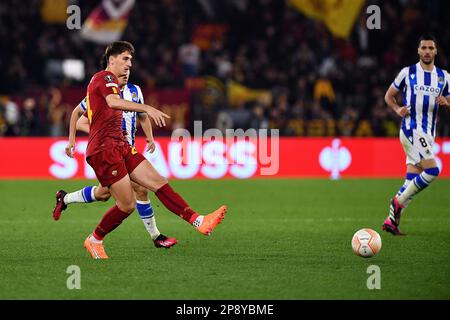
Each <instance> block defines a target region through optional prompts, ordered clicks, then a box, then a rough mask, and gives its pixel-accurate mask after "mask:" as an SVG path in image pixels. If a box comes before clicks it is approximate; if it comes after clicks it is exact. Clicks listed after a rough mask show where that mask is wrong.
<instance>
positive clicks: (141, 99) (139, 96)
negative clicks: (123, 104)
mask: <svg viewBox="0 0 450 320" xmlns="http://www.w3.org/2000/svg"><path fill="white" fill-rule="evenodd" d="M136 88H137V91H138V100H139V103H142V104H144V95H143V94H142V90H141V87H139V86H136Z"/></svg>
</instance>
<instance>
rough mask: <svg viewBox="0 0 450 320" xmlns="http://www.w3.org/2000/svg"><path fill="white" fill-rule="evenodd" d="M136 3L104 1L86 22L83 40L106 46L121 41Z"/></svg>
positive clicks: (124, 0)
mask: <svg viewBox="0 0 450 320" xmlns="http://www.w3.org/2000/svg"><path fill="white" fill-rule="evenodd" d="M134 2H135V0H121V1H117V0H116V1H112V0H102V3H101V4H100V5H98V6H97V7H96V8H95V9H94V10H93V11H92V12H91V14H90V15H89V17H88V18H87V19H86V21H85V22H84V24H83V26H82V28H81V36H82V38H83V39H85V40H89V41H93V42H96V43H98V44H105V45H106V44H109V43H111V42H114V41H117V40H120V38H121V37H122V33H123V32H124V31H125V28H126V27H127V23H128V16H129V15H130V12H131V10H132V9H133V6H134Z"/></svg>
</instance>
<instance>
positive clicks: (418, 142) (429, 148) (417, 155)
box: [400, 129, 434, 165]
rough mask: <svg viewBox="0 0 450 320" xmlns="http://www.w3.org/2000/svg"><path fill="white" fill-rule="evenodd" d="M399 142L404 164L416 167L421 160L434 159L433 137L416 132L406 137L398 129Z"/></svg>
mask: <svg viewBox="0 0 450 320" xmlns="http://www.w3.org/2000/svg"><path fill="white" fill-rule="evenodd" d="M400 142H401V143H402V146H403V150H404V151H405V154H406V164H412V165H418V164H419V163H420V162H421V161H422V160H428V159H434V153H433V145H434V137H433V136H431V135H430V134H427V133H424V132H422V131H418V130H415V129H414V130H412V132H411V135H410V136H406V135H405V133H404V132H403V130H401V129H400Z"/></svg>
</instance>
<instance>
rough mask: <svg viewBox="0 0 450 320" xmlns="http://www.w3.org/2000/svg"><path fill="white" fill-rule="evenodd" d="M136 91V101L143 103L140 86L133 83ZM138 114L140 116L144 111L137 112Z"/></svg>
mask: <svg viewBox="0 0 450 320" xmlns="http://www.w3.org/2000/svg"><path fill="white" fill-rule="evenodd" d="M135 86H136V89H137V92H138V103H141V104H144V95H143V94H142V90H141V87H139V86H138V85H135ZM138 115H140V116H142V115H145V112H138Z"/></svg>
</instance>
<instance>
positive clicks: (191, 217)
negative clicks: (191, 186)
mask: <svg viewBox="0 0 450 320" xmlns="http://www.w3.org/2000/svg"><path fill="white" fill-rule="evenodd" d="M130 178H131V180H132V181H134V182H136V183H138V184H139V185H141V186H143V187H145V188H147V189H149V190H151V191H153V192H155V195H156V196H157V197H158V199H159V200H160V201H161V202H162V203H163V205H164V206H165V207H166V208H167V209H169V210H170V211H172V212H173V213H175V214H177V215H178V216H180V217H181V218H182V219H183V220H185V221H187V222H188V223H189V224H191V225H193V226H194V227H195V228H196V229H197V230H198V231H199V232H201V233H203V234H205V235H209V234H210V233H211V232H212V231H213V230H214V228H215V227H216V226H217V225H218V224H219V223H220V222H222V220H223V219H224V218H225V214H226V212H227V208H226V206H222V207H220V208H219V209H218V210H216V211H214V212H213V213H211V214H208V215H206V216H203V215H199V214H198V213H197V212H195V211H194V210H192V208H191V207H190V206H189V205H188V204H187V203H186V201H184V199H183V198H182V197H181V196H180V195H179V194H178V193H176V192H175V191H174V190H173V189H172V187H171V186H170V184H169V183H168V181H167V180H166V179H165V178H164V177H162V176H161V175H160V174H159V173H158V172H157V171H156V170H155V168H153V166H152V165H151V164H150V162H148V161H142V162H141V163H140V164H139V165H138V166H137V167H136V168H135V169H134V170H133V172H132V173H131V174H130Z"/></svg>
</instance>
